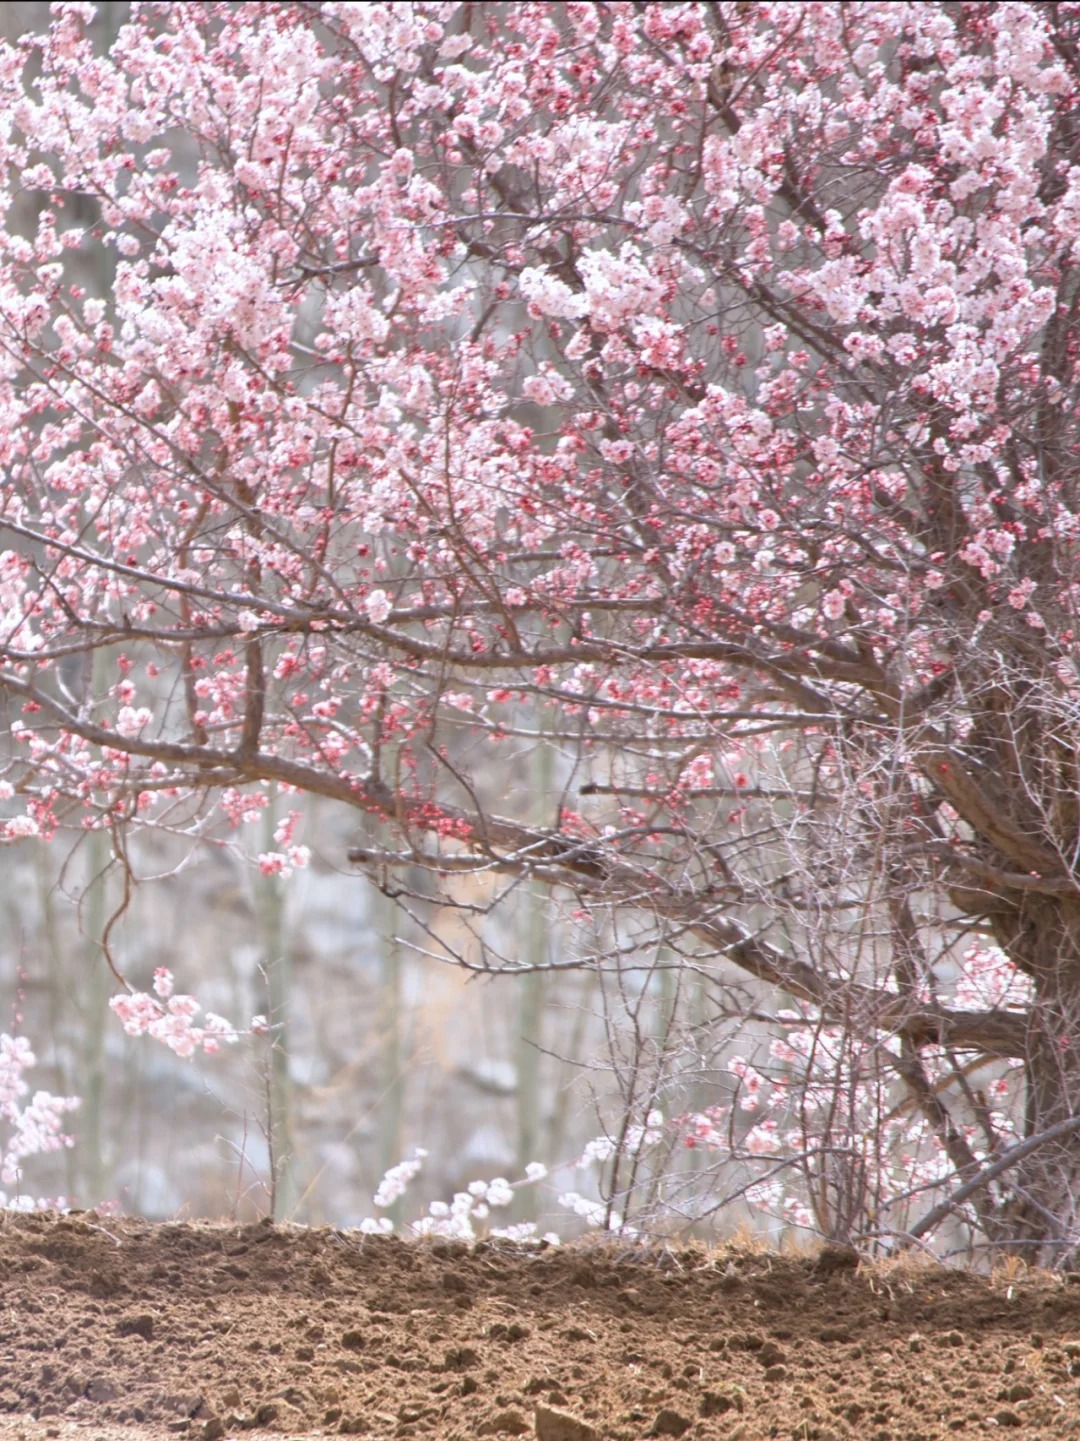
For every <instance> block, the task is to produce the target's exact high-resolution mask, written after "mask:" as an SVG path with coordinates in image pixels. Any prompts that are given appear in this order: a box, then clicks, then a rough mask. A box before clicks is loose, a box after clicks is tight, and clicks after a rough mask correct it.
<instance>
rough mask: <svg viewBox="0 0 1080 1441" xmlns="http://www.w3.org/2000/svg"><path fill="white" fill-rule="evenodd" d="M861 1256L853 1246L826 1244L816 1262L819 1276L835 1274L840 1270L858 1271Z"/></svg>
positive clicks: (815, 1267)
mask: <svg viewBox="0 0 1080 1441" xmlns="http://www.w3.org/2000/svg"><path fill="white" fill-rule="evenodd" d="M860 1259H861V1257H860V1256H859V1253H858V1251H856V1250H855V1249H854V1248H853V1247H851V1246H832V1245H830V1246H825V1247H824V1248H823V1249H822V1252H821V1254H820V1256H818V1258H817V1260H816V1261H815V1262H814V1274H815V1275H817V1276H835V1275H836V1274H837V1273H838V1272H840V1271H857V1270H858V1268H859V1261H860Z"/></svg>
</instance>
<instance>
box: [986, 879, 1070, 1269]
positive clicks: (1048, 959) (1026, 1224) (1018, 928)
mask: <svg viewBox="0 0 1080 1441" xmlns="http://www.w3.org/2000/svg"><path fill="white" fill-rule="evenodd" d="M994 925H995V931H996V933H997V940H998V943H999V944H1000V945H1001V947H1002V949H1003V950H1004V951H1005V952H1006V954H1007V955H1008V956H1009V958H1010V959H1011V960H1012V961H1013V962H1015V964H1016V965H1018V966H1019V967H1020V968H1021V970H1023V971H1024V972H1025V974H1027V975H1029V976H1031V977H1032V979H1033V981H1034V984H1035V1003H1034V1005H1033V1006H1032V1008H1031V1011H1030V1014H1029V1018H1028V1026H1029V1043H1028V1047H1027V1053H1026V1056H1025V1060H1024V1065H1025V1081H1026V1118H1025V1133H1026V1135H1027V1136H1037V1135H1041V1134H1042V1133H1043V1132H1044V1131H1047V1130H1048V1129H1049V1128H1050V1127H1051V1126H1054V1125H1057V1124H1058V1123H1060V1122H1062V1121H1066V1120H1068V1119H1069V1118H1071V1117H1074V1116H1077V1115H1080V900H1072V899H1069V900H1066V901H1061V900H1060V899H1058V898H1056V897H1047V896H1035V895H1029V896H1028V897H1026V898H1025V899H1024V901H1023V903H1022V904H1021V906H1019V907H1018V908H1017V910H1016V911H1013V912H1011V913H1009V914H1008V915H1007V916H1006V915H1002V916H1000V917H998V918H995V922H994ZM1008 1181H1009V1190H1010V1194H1009V1195H1008V1197H1007V1198H1004V1201H1003V1213H1004V1214H1003V1219H1004V1221H1005V1228H1004V1229H1005V1240H1006V1244H1007V1245H1008V1246H1009V1248H1010V1249H1012V1250H1014V1251H1016V1252H1017V1254H1019V1255H1022V1256H1023V1257H1024V1258H1025V1259H1027V1260H1030V1261H1032V1262H1033V1263H1036V1264H1039V1265H1046V1266H1051V1265H1052V1266H1059V1267H1060V1266H1062V1265H1068V1266H1070V1267H1074V1266H1076V1265H1080V1132H1077V1133H1074V1134H1073V1135H1071V1136H1068V1137H1066V1138H1065V1139H1058V1140H1056V1141H1051V1142H1048V1143H1047V1144H1046V1145H1045V1146H1041V1147H1039V1148H1038V1149H1037V1150H1035V1151H1033V1152H1032V1154H1031V1155H1030V1156H1028V1157H1026V1158H1025V1159H1024V1160H1022V1161H1021V1162H1019V1163H1018V1164H1017V1166H1016V1167H1015V1168H1014V1170H1013V1171H1012V1172H1011V1173H1009V1176H1008Z"/></svg>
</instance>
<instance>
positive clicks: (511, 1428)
mask: <svg viewBox="0 0 1080 1441" xmlns="http://www.w3.org/2000/svg"><path fill="white" fill-rule="evenodd" d="M528 1429H529V1423H528V1421H526V1420H525V1417H524V1416H523V1415H522V1414H521V1412H520V1411H500V1412H499V1414H498V1415H497V1416H492V1418H491V1420H490V1421H485V1422H484V1424H483V1425H482V1426H478V1427H477V1428H476V1434H477V1435H478V1436H524V1435H525V1433H526V1431H528Z"/></svg>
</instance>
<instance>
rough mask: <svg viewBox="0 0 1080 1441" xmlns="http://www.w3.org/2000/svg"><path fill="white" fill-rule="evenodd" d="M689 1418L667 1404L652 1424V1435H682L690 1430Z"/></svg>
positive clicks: (650, 1433)
mask: <svg viewBox="0 0 1080 1441" xmlns="http://www.w3.org/2000/svg"><path fill="white" fill-rule="evenodd" d="M690 1425H691V1423H690V1421H689V1419H688V1418H687V1417H686V1416H684V1415H683V1414H682V1412H681V1411H675V1410H673V1409H672V1408H671V1407H670V1406H665V1407H664V1409H663V1410H662V1411H661V1412H660V1413H659V1415H658V1416H657V1418H656V1420H655V1421H654V1422H653V1424H652V1430H651V1431H650V1432H649V1435H650V1436H681V1435H682V1434H683V1432H684V1431H689V1430H690Z"/></svg>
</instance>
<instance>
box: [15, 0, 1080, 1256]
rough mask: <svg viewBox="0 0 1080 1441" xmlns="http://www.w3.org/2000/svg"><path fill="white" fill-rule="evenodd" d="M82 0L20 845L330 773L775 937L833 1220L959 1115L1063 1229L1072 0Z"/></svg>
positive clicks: (35, 449)
mask: <svg viewBox="0 0 1080 1441" xmlns="http://www.w3.org/2000/svg"><path fill="white" fill-rule="evenodd" d="M92 20H93V7H92V6H90V5H87V4H58V5H56V6H54V18H53V22H52V26H51V28H50V30H49V32H48V33H47V34H45V35H43V36H40V37H28V38H26V39H25V40H23V41H22V42H21V43H20V44H18V45H15V46H11V47H6V48H5V49H4V50H3V52H2V54H0V114H2V115H3V116H4V125H3V130H2V134H0V146H2V166H3V191H4V210H5V214H6V215H7V217H8V219H7V225H6V228H5V230H4V231H3V232H2V234H0V411H2V425H0V463H2V466H3V477H4V479H3V486H2V491H0V546H2V548H3V549H2V554H0V647H2V650H0V656H2V661H0V692H2V694H3V697H4V701H5V704H6V707H7V711H8V717H9V724H10V729H11V737H12V742H11V745H10V748H9V752H8V756H7V759H6V762H5V767H4V775H5V779H4V782H3V785H4V791H5V795H6V800H5V803H4V804H5V808H6V819H5V820H4V822H3V827H2V829H3V835H4V837H5V838H6V839H8V840H12V841H14V840H16V839H18V838H20V837H23V836H27V835H35V836H39V837H44V838H46V839H48V838H49V837H51V836H52V835H53V834H54V833H55V832H56V831H57V829H58V828H59V827H71V826H74V827H80V826H81V827H104V828H108V829H109V830H110V831H111V832H112V834H113V835H114V837H115V846H116V849H117V853H118V854H119V855H121V856H122V855H123V853H124V846H123V839H124V836H125V835H126V834H127V833H128V832H129V830H130V829H131V828H133V827H139V826H167V827H170V828H173V829H174V830H178V831H182V832H186V833H189V834H192V835H196V834H198V831H199V828H200V827H201V826H203V825H205V824H206V822H207V816H208V815H209V814H210V813H218V814H222V815H224V816H225V817H226V818H227V819H228V820H229V821H230V822H232V823H235V824H241V823H243V822H244V821H245V820H247V819H250V818H251V817H253V816H255V815H257V814H258V813H259V811H260V809H261V808H262V807H263V806H264V805H265V804H266V802H267V799H268V797H269V795H270V794H271V793H273V792H274V791H275V790H276V791H278V792H281V793H284V794H286V795H292V794H295V793H296V792H308V793H315V794H318V795H321V796H324V797H330V798H333V799H334V800H336V801H339V802H340V803H341V804H342V805H343V806H347V807H353V808H355V809H357V810H358V811H362V812H365V813H367V814H368V815H369V816H371V817H374V818H376V820H377V821H379V822H381V823H383V824H384V828H385V829H384V836H383V840H381V841H379V842H377V843H373V844H371V845H368V846H365V847H362V848H358V849H357V851H356V853H355V855H354V857H353V859H354V860H356V861H357V862H358V863H359V864H363V865H366V866H368V867H369V868H371V870H372V871H373V873H374V874H376V875H377V876H380V877H384V878H385V877H388V876H389V875H390V874H391V872H392V871H393V870H394V868H395V867H396V866H398V865H403V864H408V865H409V866H410V867H412V868H413V871H412V874H414V875H415V874H416V868H417V867H421V868H423V867H426V868H428V869H429V870H430V871H431V872H433V873H435V874H436V875H437V876H446V875H448V874H450V873H453V872H461V871H464V872H468V871H480V872H483V873H484V874H487V875H492V876H496V877H498V878H500V879H501V881H502V882H503V883H504V884H505V885H506V886H508V887H512V886H513V884H514V882H515V879H516V878H519V877H524V878H527V879H530V880H532V881H538V882H541V883H545V884H547V885H549V886H550V887H552V888H553V890H554V892H555V893H556V894H561V895H563V896H568V897H572V898H574V899H573V905H574V906H575V907H576V912H577V915H578V918H579V919H580V918H581V917H589V916H592V917H594V918H596V924H597V926H598V927H600V926H601V918H604V920H603V926H606V927H607V928H608V931H609V932H610V934H611V935H612V936H614V937H615V941H614V942H613V944H615V943H617V942H618V939H619V937H620V936H629V937H630V939H631V940H632V943H633V946H634V947H635V948H636V949H637V951H638V952H641V953H643V952H644V951H645V950H646V949H647V948H648V947H650V946H653V947H655V946H657V945H659V946H662V947H664V948H665V950H664V954H665V955H668V956H671V957H673V958H674V963H675V964H677V965H679V966H683V967H688V968H692V969H694V970H695V971H696V972H698V973H699V974H701V975H702V976H703V977H704V978H705V980H706V982H707V983H709V984H713V985H715V987H716V991H715V996H716V1003H717V1007H718V1009H722V1008H723V1006H724V1005H725V1004H726V998H728V997H729V996H730V995H731V978H732V976H733V975H735V974H737V973H738V972H742V973H743V974H744V975H745V976H746V977H747V978H748V983H749V987H750V989H749V992H748V994H749V996H750V1000H749V1001H748V1004H752V1006H753V1007H754V1008H755V1009H756V1011H757V1014H758V1016H759V1020H760V1021H761V1023H762V1024H764V1025H765V1026H766V1027H768V1028H770V1029H771V1030H772V1032H773V1034H774V1038H775V1039H774V1044H773V1047H772V1053H771V1064H772V1066H773V1070H772V1071H771V1072H766V1071H765V1070H764V1069H763V1068H762V1066H760V1065H750V1064H749V1063H746V1064H744V1065H743V1066H742V1070H741V1080H740V1085H741V1087H742V1095H743V1097H744V1099H745V1098H746V1097H747V1096H748V1095H749V1094H750V1093H751V1091H753V1090H754V1089H755V1088H763V1093H764V1094H766V1095H767V1097H768V1104H769V1105H771V1106H772V1112H771V1115H772V1121H771V1126H772V1129H771V1131H770V1130H769V1128H768V1126H765V1124H764V1122H763V1123H762V1126H759V1127H758V1130H757V1141H758V1146H757V1149H758V1151H759V1152H760V1153H761V1154H764V1155H767V1156H770V1157H772V1158H774V1159H777V1158H779V1159H781V1160H782V1159H783V1157H784V1155H786V1154H787V1153H788V1152H792V1154H794V1152H795V1151H798V1153H799V1155H800V1156H801V1157H802V1160H801V1164H802V1166H803V1169H804V1173H805V1175H806V1177H807V1178H808V1184H809V1186H810V1190H811V1191H812V1192H814V1190H815V1187H816V1188H817V1190H816V1192H815V1194H817V1195H818V1196H819V1197H820V1198H825V1199H823V1200H822V1201H821V1209H819V1210H818V1211H817V1212H816V1214H817V1216H818V1219H819V1221H820V1220H821V1218H822V1216H824V1215H825V1213H826V1212H828V1211H829V1204H828V1203H827V1195H828V1193H829V1187H830V1186H831V1187H833V1190H834V1192H835V1190H836V1186H837V1185H838V1184H839V1183H838V1181H837V1177H838V1175H839V1174H840V1173H839V1171H838V1170H837V1167H840V1168H841V1170H844V1168H845V1167H846V1170H844V1176H845V1177H846V1181H845V1183H844V1184H846V1185H847V1186H848V1187H849V1189H850V1187H851V1186H854V1187H855V1189H856V1190H857V1192H858V1196H859V1201H858V1205H856V1207H855V1209H854V1211H851V1212H850V1214H848V1215H847V1223H846V1231H847V1233H851V1232H852V1229H853V1227H854V1226H855V1221H858V1223H859V1224H860V1225H862V1226H863V1227H864V1229H865V1228H867V1227H869V1226H870V1225H871V1224H872V1217H873V1216H874V1215H875V1213H876V1215H877V1216H878V1218H879V1222H880V1224H881V1225H882V1226H883V1227H885V1228H886V1229H887V1228H888V1227H889V1226H893V1227H895V1226H896V1224H897V1223H896V1221H895V1217H894V1216H893V1217H890V1213H889V1210H888V1207H889V1205H890V1204H891V1199H890V1198H893V1197H895V1195H896V1193H897V1191H898V1190H902V1189H903V1186H902V1185H901V1183H900V1181H898V1179H897V1177H898V1175H899V1173H900V1172H901V1171H903V1169H904V1168H905V1167H908V1166H910V1165H911V1164H913V1163H912V1162H911V1160H910V1158H909V1157H908V1153H907V1150H905V1148H908V1150H910V1149H911V1147H913V1146H916V1145H917V1144H921V1142H920V1141H919V1137H920V1136H921V1137H922V1138H923V1140H924V1141H928V1144H929V1145H930V1148H931V1153H932V1155H934V1156H936V1158H937V1159H936V1161H935V1162H934V1164H933V1166H932V1167H931V1174H930V1179H932V1180H937V1181H939V1182H941V1183H942V1185H943V1186H944V1191H942V1192H941V1194H942V1195H946V1196H947V1194H948V1192H949V1191H950V1189H951V1190H952V1191H953V1192H955V1193H956V1194H955V1200H956V1204H957V1205H958V1206H961V1207H962V1208H963V1211H962V1214H963V1216H964V1217H965V1218H966V1219H967V1220H968V1222H969V1223H971V1224H972V1225H975V1226H977V1227H978V1228H979V1229H980V1230H981V1232H982V1234H983V1236H984V1237H985V1238H986V1239H988V1240H989V1241H991V1242H1001V1243H1008V1244H1011V1245H1014V1246H1021V1247H1025V1248H1027V1249H1026V1250H1025V1252H1024V1254H1030V1255H1039V1256H1042V1257H1044V1258H1046V1259H1054V1260H1057V1259H1060V1258H1061V1257H1063V1256H1066V1255H1068V1254H1070V1253H1071V1252H1072V1251H1073V1249H1074V1248H1075V1246H1076V1244H1077V1241H1078V1240H1080V1128H1078V1127H1080V1123H1077V1122H1076V1117H1077V1115H1078V1113H1080V865H1078V857H1080V667H1078V650H1077V625H1078V619H1077V608H1078V603H1080V553H1078V548H1080V463H1078V459H1077V457H1078V455H1080V426H1078V421H1077V400H1078V394H1080V392H1078V371H1077V366H1078V362H1080V309H1078V308H1080V252H1078V248H1077V236H1078V234H1080V128H1078V126H1077V118H1076V117H1077V109H1078V101H1080V50H1078V45H1080V6H1078V5H1076V4H1071V3H1060V4H1049V3H1046V4H1023V3H1016V4H1010V5H1003V6H991V5H986V4H965V5H952V4H949V5H946V4H939V3H926V4H922V5H918V6H907V5H898V4H892V3H887V4H886V3H872V0H867V3H855V4H839V3H822V4H816V5H760V4H744V3H730V4H729V3H720V4H694V3H687V4H664V5H649V6H636V5H626V4H599V3H597V4H567V5H549V4H545V3H530V4H522V5H515V4H507V5H499V6H475V5H457V4H454V3H416V4H392V5H380V4H364V5H353V4H345V3H320V4H303V5H301V4H291V3H275V4H254V3H253V4H246V5H244V6H239V7H237V6H227V5H226V6H218V5H214V4H202V3H192V4H185V5H182V6H181V5H171V4H169V5H157V4H144V5H140V6H139V7H138V8H137V9H135V10H134V13H133V15H132V18H131V20H130V22H129V23H127V24H125V25H124V26H123V27H122V28H121V29H120V31H119V34H118V35H117V36H116V38H115V40H114V41H113V43H111V44H110V46H109V48H108V52H107V53H100V47H96V46H95V42H94V29H93V24H92ZM90 254H94V255H95V256H97V255H100V254H103V255H105V256H106V257H107V258H108V263H109V265H110V266H111V268H112V274H113V277H114V278H113V282H112V286H111V289H110V290H109V293H107V294H98V293H93V292H92V291H89V290H88V288H87V286H86V283H85V280H84V279H83V278H81V277H82V276H83V271H81V270H80V261H81V260H83V259H85V257H86V256H87V255H90ZM533 745H543V746H550V747H555V748H557V749H558V750H559V752H560V753H561V757H562V759H561V761H560V762H559V764H560V765H561V770H559V771H558V775H559V777H560V781H561V783H562V784H564V786H565V790H564V793H563V796H562V803H561V805H560V806H559V807H557V808H552V811H551V814H550V816H549V818H548V821H547V823H546V824H537V823H536V821H535V818H534V817H530V818H529V819H523V817H529V809H528V807H527V806H526V805H525V804H524V803H522V804H520V805H519V804H517V803H516V802H515V799H514V792H515V788H516V787H518V786H519V781H518V779H517V778H518V776H519V775H520V770H519V758H520V754H521V751H522V748H523V747H525V746H533ZM294 841H295V837H294V834H293V830H292V821H291V820H286V821H285V822H284V823H283V824H282V826H281V827H280V828H279V834H278V849H277V850H276V851H273V852H269V853H266V854H264V856H263V857H262V864H263V866H264V868H265V869H267V870H269V871H286V870H288V869H290V868H291V867H293V866H294V865H296V864H302V863H303V860H304V852H303V851H302V849H301V848H299V847H297V846H296V845H295V843H294ZM387 884H389V882H387ZM627 918H629V919H627ZM622 925H629V926H630V930H629V931H626V932H621V931H619V929H618V927H619V926H622ZM598 933H599V932H598ZM653 953H654V954H655V952H653ZM589 954H591V953H589ZM589 954H587V953H586V952H585V951H583V952H582V954H581V955H580V956H578V957H573V956H571V957H569V958H568V959H567V961H566V963H567V964H571V963H574V962H575V961H576V962H577V963H579V964H580V963H585V961H586V960H589ZM493 963H494V962H493ZM590 963H596V964H604V962H603V961H600V960H595V961H590ZM507 964H511V963H509V962H508V963H507ZM770 998H771V999H770ZM1010 1106H1012V1107H1014V1109H1013V1110H1010ZM800 1117H801V1121H800V1119H799V1118H800ZM1014 1117H1015V1118H1016V1119H1014ZM685 1125H686V1133H687V1134H686V1139H687V1140H688V1142H690V1143H692V1144H695V1145H704V1146H712V1147H719V1148H722V1147H723V1146H725V1145H728V1144H730V1143H731V1138H732V1135H733V1134H734V1133H733V1131H732V1128H731V1126H730V1125H729V1124H728V1123H727V1122H726V1121H725V1119H724V1116H723V1115H722V1114H721V1113H720V1112H719V1111H713V1110H711V1109H710V1108H709V1107H706V1108H705V1109H703V1110H702V1111H700V1112H699V1113H696V1114H695V1116H693V1117H691V1118H688V1119H687V1120H686V1123H685ZM762 1127H764V1129H763V1128H762ZM800 1127H801V1130H800ZM890 1127H891V1128H892V1129H890ZM792 1128H794V1130H795V1131H797V1132H799V1136H793V1135H792V1134H791V1132H792ZM837 1128H840V1130H842V1131H843V1135H844V1143H843V1145H842V1146H840V1145H838V1144H835V1142H836V1137H837V1135H838V1134H839V1131H838V1129H837ZM920 1128H921V1129H920ZM916 1133H918V1134H916ZM800 1136H801V1139H800V1138H799V1137H800ZM823 1136H828V1137H831V1138H832V1139H831V1140H830V1141H829V1144H827V1145H826V1144H825V1143H824V1142H823V1141H822V1140H821V1138H822V1137H823ZM815 1137H816V1138H817V1140H816V1141H815ZM1022 1138H1026V1140H1025V1139H1022ZM1029 1142H1030V1144H1029ZM785 1148H786V1149H785ZM912 1154H913V1153H912ZM904 1179H905V1180H906V1181H907V1182H910V1180H911V1177H910V1175H907V1176H906V1177H905V1178H904ZM837 1194H838V1193H837ZM947 1212H948V1207H947V1206H945V1207H943V1208H939V1213H937V1212H935V1213H931V1215H930V1216H929V1217H926V1216H924V1217H923V1221H924V1222H926V1224H925V1225H924V1224H922V1222H920V1223H919V1224H918V1225H916V1226H915V1227H914V1229H915V1230H916V1231H917V1232H918V1234H925V1233H927V1232H929V1231H930V1230H932V1229H933V1226H932V1224H931V1223H936V1222H937V1221H938V1220H940V1219H941V1217H942V1216H944V1215H945V1214H947ZM840 1219H841V1220H843V1217H841V1218H840ZM836 1221H837V1211H836V1206H835V1205H834V1206H833V1209H832V1220H831V1221H830V1222H829V1225H830V1226H831V1227H832V1229H834V1230H836V1229H837V1226H836V1224H835V1223H836ZM839 1229H840V1230H845V1226H840V1227H839Z"/></svg>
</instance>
